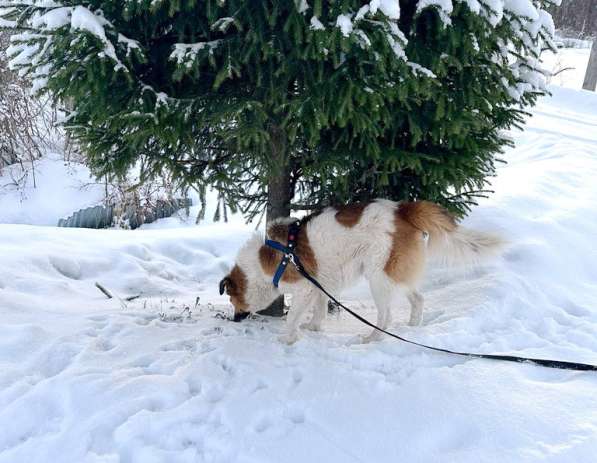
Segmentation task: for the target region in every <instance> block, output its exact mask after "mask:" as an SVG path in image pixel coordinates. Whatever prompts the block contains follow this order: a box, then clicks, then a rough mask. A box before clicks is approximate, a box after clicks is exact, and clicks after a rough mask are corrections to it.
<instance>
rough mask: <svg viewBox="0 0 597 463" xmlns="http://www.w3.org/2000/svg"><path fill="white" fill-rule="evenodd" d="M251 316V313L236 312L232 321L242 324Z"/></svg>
mask: <svg viewBox="0 0 597 463" xmlns="http://www.w3.org/2000/svg"><path fill="white" fill-rule="evenodd" d="M250 314H251V312H238V313H235V314H234V318H233V319H232V321H235V322H237V323H238V322H242V321H243V320H244V319H245V318H247V317H248V316H249V315H250Z"/></svg>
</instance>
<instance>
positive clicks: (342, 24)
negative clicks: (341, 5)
mask: <svg viewBox="0 0 597 463" xmlns="http://www.w3.org/2000/svg"><path fill="white" fill-rule="evenodd" d="M336 26H338V27H339V28H340V30H341V31H342V35H344V36H345V37H348V36H349V35H350V33H351V32H352V29H353V24H352V21H351V19H350V15H347V14H341V15H339V16H338V18H337V19H336Z"/></svg>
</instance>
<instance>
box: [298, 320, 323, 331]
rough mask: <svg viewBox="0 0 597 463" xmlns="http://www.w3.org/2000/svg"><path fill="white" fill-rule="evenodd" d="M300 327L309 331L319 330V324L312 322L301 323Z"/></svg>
mask: <svg viewBox="0 0 597 463" xmlns="http://www.w3.org/2000/svg"><path fill="white" fill-rule="evenodd" d="M301 328H303V329H305V330H309V331H321V324H320V323H313V322H309V323H303V324H302V325H301Z"/></svg>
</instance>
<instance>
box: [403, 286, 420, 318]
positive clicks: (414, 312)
mask: <svg viewBox="0 0 597 463" xmlns="http://www.w3.org/2000/svg"><path fill="white" fill-rule="evenodd" d="M406 297H407V299H408V302H410V319H409V321H408V324H409V325H410V326H419V325H420V324H421V322H422V321H423V296H422V295H421V293H419V292H417V291H415V290H414V289H411V290H410V291H409V292H408V293H407V294H406Z"/></svg>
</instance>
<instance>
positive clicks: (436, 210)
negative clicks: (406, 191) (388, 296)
mask: <svg viewBox="0 0 597 463" xmlns="http://www.w3.org/2000/svg"><path fill="white" fill-rule="evenodd" d="M394 226H395V230H394V233H393V234H392V249H391V251H390V256H389V258H388V260H387V262H386V265H385V267H384V272H385V273H386V274H387V275H388V276H389V277H390V278H392V279H393V280H394V281H396V282H397V283H402V284H406V285H414V284H416V281H417V280H418V279H419V278H420V277H421V276H422V273H423V270H424V266H425V241H424V239H423V232H427V233H429V239H430V242H431V243H433V242H434V241H436V240H437V239H438V238H439V237H440V236H441V235H443V234H445V233H450V232H452V231H454V230H455V229H456V227H457V224H456V221H455V220H454V217H452V216H451V215H450V214H449V213H448V211H446V210H445V209H444V208H442V207H441V206H438V205H437V204H434V203H431V202H429V201H416V202H410V203H402V204H400V205H399V206H398V208H397V209H396V212H395V215H394Z"/></svg>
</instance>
